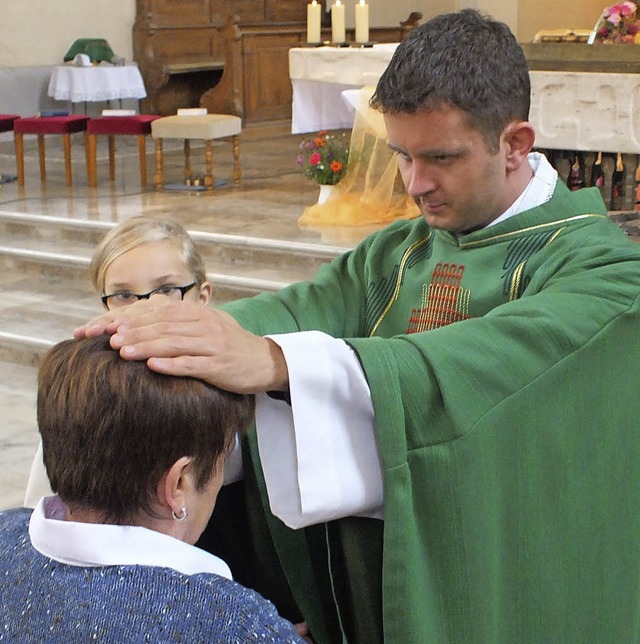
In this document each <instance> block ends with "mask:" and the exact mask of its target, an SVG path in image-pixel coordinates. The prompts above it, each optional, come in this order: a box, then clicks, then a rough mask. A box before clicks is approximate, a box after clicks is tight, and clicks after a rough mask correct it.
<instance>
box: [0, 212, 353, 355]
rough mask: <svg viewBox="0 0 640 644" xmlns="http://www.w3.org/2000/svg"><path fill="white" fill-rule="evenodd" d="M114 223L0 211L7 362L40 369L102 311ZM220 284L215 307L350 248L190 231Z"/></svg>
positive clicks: (308, 273) (1, 311) (0, 323)
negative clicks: (100, 293) (103, 265)
mask: <svg viewBox="0 0 640 644" xmlns="http://www.w3.org/2000/svg"><path fill="white" fill-rule="evenodd" d="M113 226H115V223H114V222H105V221H95V220H88V219H73V218H70V217H64V216H61V217H55V216H51V215H37V214H23V213H16V212H11V211H9V210H0V267H1V268H2V270H3V275H5V276H14V277H13V278H10V279H5V280H4V281H3V297H2V302H1V303H0V360H4V361H7V362H12V363H16V364H25V365H31V366H35V365H37V364H38V362H39V360H40V357H41V356H42V354H43V353H44V352H45V351H46V350H47V349H48V348H49V347H51V346H52V345H53V344H55V343H56V342H59V341H60V340H62V339H64V338H68V337H70V336H71V333H72V330H73V329H74V328H75V327H76V326H78V325H79V324H82V323H83V322H85V321H87V320H88V319H90V318H91V317H93V316H95V315H98V314H100V313H101V312H102V310H103V309H102V306H101V303H100V301H99V299H98V297H97V295H96V293H95V292H94V290H93V287H92V285H91V283H90V280H89V275H88V267H89V263H90V260H91V256H92V253H93V251H94V248H95V245H96V244H97V243H98V241H99V240H100V239H101V238H102V237H103V236H104V234H105V233H106V232H107V231H108V230H109V229H110V228H112V227H113ZM190 234H191V235H192V237H193V238H194V239H195V241H196V244H197V245H198V248H199V250H200V251H201V253H202V255H203V258H204V260H205V265H206V266H207V275H208V278H209V280H210V281H211V282H212V284H213V286H214V288H213V300H212V304H221V303H223V302H227V301H229V300H232V299H237V298H240V297H251V296H253V295H256V294H258V293H261V292H264V291H276V290H279V289H281V288H283V287H285V286H287V285H288V284H290V283H292V282H294V281H299V280H302V279H309V278H311V277H313V275H314V274H315V272H316V270H317V268H318V267H319V266H320V265H321V264H323V263H325V262H328V261H330V260H331V259H333V258H334V257H336V256H337V255H339V254H341V253H342V252H344V251H345V250H346V248H343V247H339V246H330V245H326V244H321V243H313V242H305V241H295V240H292V241H283V240H277V239H269V238H257V237H248V236H242V235H233V234H223V233H215V232H209V231H199V230H190Z"/></svg>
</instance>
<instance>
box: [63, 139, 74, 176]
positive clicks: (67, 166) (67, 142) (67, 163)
mask: <svg viewBox="0 0 640 644" xmlns="http://www.w3.org/2000/svg"><path fill="white" fill-rule="evenodd" d="M62 145H63V147H64V176H65V182H66V184H67V186H71V184H72V177H71V135H70V134H63V135H62Z"/></svg>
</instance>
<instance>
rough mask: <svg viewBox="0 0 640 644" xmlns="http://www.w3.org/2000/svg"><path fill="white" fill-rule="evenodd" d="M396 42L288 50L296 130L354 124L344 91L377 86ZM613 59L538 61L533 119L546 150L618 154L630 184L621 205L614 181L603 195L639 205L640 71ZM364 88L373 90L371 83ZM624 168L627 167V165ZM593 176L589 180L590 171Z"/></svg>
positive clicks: (627, 51)
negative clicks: (609, 65) (560, 66)
mask: <svg viewBox="0 0 640 644" xmlns="http://www.w3.org/2000/svg"><path fill="white" fill-rule="evenodd" d="M569 46H570V47H571V46H573V47H578V48H579V47H581V46H580V45H569ZM396 47H397V43H393V44H385V45H375V46H374V47H371V48H340V47H315V48H314V47H300V48H294V49H291V50H289V73H290V77H291V83H292V86H293V118H292V132H293V133H301V132H313V131H318V130H323V129H338V128H350V127H351V126H352V124H353V118H354V109H353V107H352V106H351V105H350V104H349V102H348V101H346V100H344V97H343V92H344V91H345V90H353V89H354V88H363V87H365V86H370V87H373V86H375V84H376V82H377V80H378V78H379V77H380V75H381V74H382V72H383V71H384V70H385V68H386V67H387V65H388V63H389V61H390V60H391V57H392V56H393V52H394V51H395V49H396ZM584 47H586V50H585V51H584V53H585V55H588V56H589V57H591V58H593V57H594V56H596V55H598V56H600V57H602V56H603V50H607V51H606V52H604V53H605V54H606V55H607V56H611V55H612V54H614V53H617V52H613V51H612V50H614V49H618V48H614V47H603V46H593V47H592V46H589V45H584ZM530 49H531V48H530ZM619 49H620V54H621V55H622V56H623V57H625V56H626V57H628V56H629V55H631V54H632V53H635V49H634V48H633V47H630V46H622V47H621V48H619ZM525 51H526V48H525ZM532 51H534V52H536V50H535V49H532ZM570 51H578V50H577V49H574V50H570ZM565 53H566V52H565ZM596 63H597V65H598V67H597V69H598V71H590V65H591V66H593V65H594V64H596ZM606 63H607V61H606V60H605V61H604V62H601V61H600V60H599V59H598V60H595V62H594V61H591V62H590V61H589V60H588V61H587V63H583V64H582V66H581V67H579V66H571V65H570V64H569V62H567V64H566V65H565V66H566V67H569V70H567V71H562V70H559V69H558V64H557V63H555V66H554V67H552V68H551V69H553V70H555V71H550V70H549V67H548V65H551V64H552V63H548V64H540V63H539V64H534V65H533V66H535V67H546V68H544V69H534V70H532V71H530V72H529V75H530V79H531V112H530V121H531V122H532V124H533V126H534V128H535V130H536V147H537V148H539V149H542V150H545V151H559V152H560V153H562V154H565V153H567V158H570V157H571V155H574V156H577V154H578V152H579V153H580V154H583V153H586V154H587V155H591V157H594V158H595V155H596V154H598V153H605V154H607V155H609V157H612V158H613V163H614V165H616V158H617V166H618V167H617V168H614V169H617V170H618V171H620V172H622V173H623V178H622V186H623V189H622V190H617V198H618V203H615V204H614V203H611V202H612V201H613V199H612V197H611V195H612V194H613V192H615V191H614V190H613V188H612V186H610V185H605V187H604V191H603V196H604V198H605V201H606V202H607V204H608V206H610V207H611V209H619V210H623V209H633V206H634V203H635V185H636V169H637V167H638V154H639V153H640V74H639V73H633V72H632V71H631V68H629V67H628V66H627V67H624V66H623V67H622V69H625V70H628V71H626V72H623V73H612V72H611V71H608V69H609V68H607V67H606ZM531 66H532V64H531V63H530V67H531ZM577 69H579V70H581V71H576V70H577ZM619 69H620V67H619V66H617V65H613V66H612V70H616V71H617V70H619ZM587 70H588V71H587ZM634 71H635V70H634ZM365 91H368V92H369V93H370V92H371V91H372V89H371V88H370V89H368V90H365ZM555 156H558V157H560V156H561V154H559V155H555ZM591 157H589V161H590V162H591V161H592V159H591ZM562 160H563V159H562ZM609 160H610V159H609ZM552 161H553V159H552ZM560 165H562V166H563V167H559V168H558V170H559V171H560V172H561V175H562V176H563V178H564V179H566V177H567V174H568V172H569V171H570V168H569V167H566V163H565V164H560ZM619 166H623V170H620V167H619ZM612 171H613V170H612ZM612 171H611V172H612ZM611 172H609V174H611ZM587 174H588V173H587ZM586 179H587V182H588V180H589V177H588V176H587V177H586ZM610 197H611V198H610Z"/></svg>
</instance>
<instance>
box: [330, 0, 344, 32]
mask: <svg viewBox="0 0 640 644" xmlns="http://www.w3.org/2000/svg"><path fill="white" fill-rule="evenodd" d="M331 39H332V40H333V42H336V43H343V42H345V41H346V39H347V36H346V31H345V27H344V5H343V4H342V2H340V0H336V3H335V4H334V5H333V6H332V7H331Z"/></svg>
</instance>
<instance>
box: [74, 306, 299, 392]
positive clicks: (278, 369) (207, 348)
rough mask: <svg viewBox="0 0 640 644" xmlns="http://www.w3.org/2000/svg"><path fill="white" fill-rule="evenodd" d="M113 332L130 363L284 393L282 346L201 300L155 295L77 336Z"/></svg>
mask: <svg viewBox="0 0 640 644" xmlns="http://www.w3.org/2000/svg"><path fill="white" fill-rule="evenodd" d="M102 333H108V334H111V340H110V342H111V346H112V347H113V348H114V349H118V350H119V351H120V355H121V357H122V358H124V359H125V360H146V361H147V365H148V366H149V368H150V369H152V370H153V371H157V372H159V373H165V374H170V375H174V376H192V377H194V378H200V379H201V380H205V381H207V382H209V383H211V384H214V385H217V386H218V387H221V388H222V389H227V390H229V391H235V392H237V393H261V392H264V391H271V390H285V389H286V388H287V385H288V378H289V377H288V373H287V365H286V362H285V359H284V355H283V353H282V350H281V349H280V347H279V346H278V345H277V344H275V343H274V342H272V341H271V340H269V339H268V338H263V337H261V336H258V335H254V334H253V333H249V332H248V331H246V330H245V329H244V328H242V327H241V326H240V325H239V324H238V323H237V322H236V321H235V320H234V319H233V317H231V316H230V315H229V314H228V313H226V312H224V311H220V310H217V309H213V308H210V307H207V306H203V305H202V304H200V303H198V302H187V301H182V302H175V301H168V300H167V299H166V298H160V297H155V298H151V299H149V300H141V301H139V302H136V303H135V304H131V305H130V306H126V307H123V308H119V309H116V310H114V311H108V312H107V313H104V314H103V315H101V316H99V317H97V318H95V319H93V320H91V321H89V322H88V323H87V324H85V325H83V326H81V327H78V328H77V329H75V330H74V336H75V337H76V338H80V337H84V336H86V337H94V336H97V335H100V334H102Z"/></svg>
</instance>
